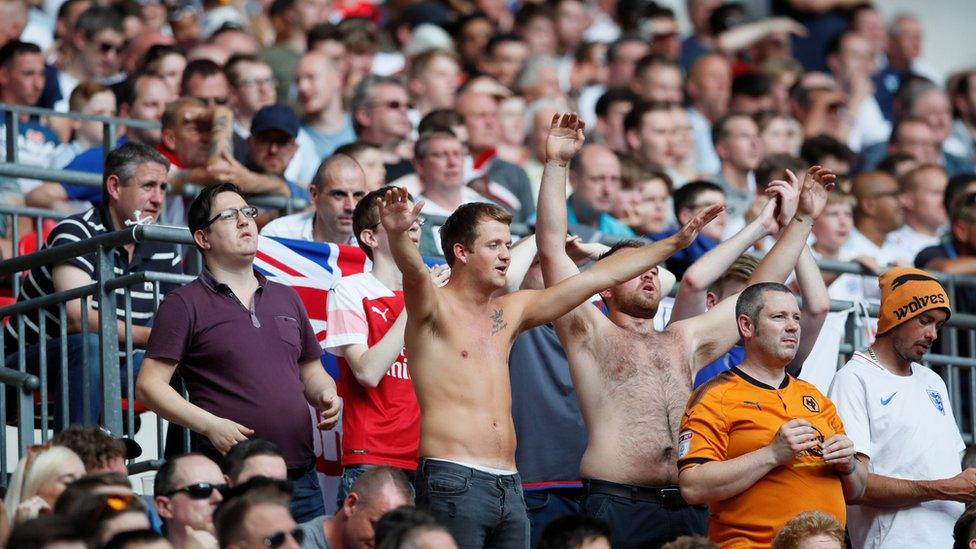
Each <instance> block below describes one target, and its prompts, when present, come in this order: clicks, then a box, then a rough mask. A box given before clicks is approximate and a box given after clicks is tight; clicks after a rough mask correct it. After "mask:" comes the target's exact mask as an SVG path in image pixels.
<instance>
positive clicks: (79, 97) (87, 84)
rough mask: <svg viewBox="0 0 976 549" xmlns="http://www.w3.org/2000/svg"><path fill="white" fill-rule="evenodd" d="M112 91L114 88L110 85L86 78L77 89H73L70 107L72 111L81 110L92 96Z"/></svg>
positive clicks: (69, 102)
mask: <svg viewBox="0 0 976 549" xmlns="http://www.w3.org/2000/svg"><path fill="white" fill-rule="evenodd" d="M110 91H112V90H111V89H110V88H109V87H108V86H105V85H102V84H99V83H98V82H95V81H94V80H85V81H84V82H82V83H80V84H78V85H77V86H75V89H74V90H72V91H71V97H70V98H69V99H68V108H69V109H71V111H72V112H81V111H82V109H84V108H85V105H87V104H88V102H89V101H91V99H92V97H95V96H96V95H97V94H100V93H105V92H110Z"/></svg>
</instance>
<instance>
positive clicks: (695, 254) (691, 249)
mask: <svg viewBox="0 0 976 549" xmlns="http://www.w3.org/2000/svg"><path fill="white" fill-rule="evenodd" d="M679 230H681V229H679V228H671V229H667V230H665V231H662V232H659V233H654V234H646V235H644V238H647V239H650V240H653V241H655V242H657V241H658V240H664V239H665V238H668V237H671V236H674V235H675V234H677V233H678V231H679ZM715 246H718V242H716V241H714V240H712V239H711V238H708V237H707V236H705V235H703V234H699V235H698V236H697V237H696V238H695V240H693V241H692V242H691V245H689V246H688V247H687V248H685V249H683V250H678V251H677V252H675V253H674V255H672V256H671V257H670V258H668V260H667V262H666V265H667V267H668V270H669V271H671V272H672V273H674V276H675V277H676V278H677V279H678V280H681V277H682V276H684V274H685V271H686V270H688V267H690V266H691V264H692V263H694V262H695V261H698V258H700V257H701V256H703V255H705V254H706V253H708V251H709V250H711V249H712V248H714V247H715Z"/></svg>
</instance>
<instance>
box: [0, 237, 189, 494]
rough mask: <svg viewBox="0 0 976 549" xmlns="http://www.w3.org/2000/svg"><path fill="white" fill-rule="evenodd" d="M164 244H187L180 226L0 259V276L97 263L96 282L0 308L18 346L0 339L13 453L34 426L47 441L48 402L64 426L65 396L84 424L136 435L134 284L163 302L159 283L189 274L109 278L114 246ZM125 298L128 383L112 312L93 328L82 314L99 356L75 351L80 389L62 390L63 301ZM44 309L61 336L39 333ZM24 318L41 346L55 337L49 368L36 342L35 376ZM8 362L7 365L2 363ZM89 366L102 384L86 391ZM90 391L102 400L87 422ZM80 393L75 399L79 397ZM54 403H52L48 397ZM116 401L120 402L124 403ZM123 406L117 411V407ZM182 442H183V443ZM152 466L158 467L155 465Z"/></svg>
mask: <svg viewBox="0 0 976 549" xmlns="http://www.w3.org/2000/svg"><path fill="white" fill-rule="evenodd" d="M149 240H151V241H157V242H169V243H175V244H190V243H192V239H191V237H190V233H189V231H188V230H187V229H185V228H180V227H166V226H158V225H135V226H133V227H131V228H128V229H124V230H121V231H116V232H113V233H107V234H103V235H99V236H96V237H94V238H90V239H87V240H83V241H79V242H72V243H68V244H64V245H59V246H56V247H54V248H46V249H43V250H41V251H39V252H34V253H31V254H28V255H24V256H19V257H14V258H11V259H8V260H6V261H3V262H0V278H3V277H8V276H12V277H16V276H19V274H20V273H21V272H23V271H27V270H29V269H32V268H35V267H40V266H47V267H50V266H53V265H55V264H57V263H60V262H63V261H65V260H66V259H69V258H73V257H78V256H82V255H86V254H92V253H94V254H95V256H96V258H97V261H96V265H95V270H96V277H95V282H93V283H91V284H88V285H86V286H81V287H78V288H74V289H71V290H66V291H62V292H56V293H52V294H49V295H46V296H43V297H38V298H35V299H31V300H27V301H21V302H17V303H14V304H11V305H8V306H5V307H0V319H3V321H4V322H10V323H12V324H13V326H14V329H15V331H16V333H17V348H16V349H5V348H4V347H5V342H4V340H3V339H0V360H3V365H4V366H0V383H2V384H3V385H6V386H8V387H11V388H13V389H16V392H10V391H0V425H7V424H8V411H10V410H9V409H8V406H7V402H6V399H7V398H8V396H10V394H13V395H14V398H15V400H16V402H15V403H14V407H13V410H15V412H16V416H17V417H16V430H17V445H18V455H19V456H21V455H23V453H24V452H25V451H26V449H27V448H28V447H29V446H30V445H31V444H33V443H34V439H35V428H39V429H40V437H41V440H42V441H47V439H48V438H49V436H50V433H49V429H50V425H51V420H52V419H54V418H52V417H51V413H50V406H51V404H52V403H53V402H57V403H58V404H59V408H60V410H61V416H60V418H58V419H60V420H61V421H62V422H63V423H64V424H67V422H68V404H69V398H72V399H73V398H81V399H82V403H83V408H84V414H85V417H84V421H83V423H86V424H92V423H99V424H100V425H101V426H102V427H104V428H105V429H106V430H107V431H108V432H110V433H112V434H114V435H116V436H119V435H122V434H125V435H127V436H130V437H134V435H135V425H136V423H137V422H136V417H135V398H134V394H135V392H134V383H135V380H134V379H133V376H132V359H133V354H134V353H135V351H136V350H135V349H134V348H133V344H132V337H131V334H132V309H131V299H132V296H131V291H132V287H133V286H135V285H139V286H144V285H145V283H150V284H152V287H153V292H154V294H155V296H154V297H155V300H156V303H157V305H158V303H159V301H160V300H161V299H162V295H161V294H160V288H159V285H160V284H161V283H167V284H185V283H187V282H189V281H191V280H193V278H194V277H192V276H188V275H180V274H172V273H161V272H142V273H136V274H129V275H124V276H116V274H115V271H114V265H115V262H114V259H113V255H112V254H113V253H114V249H115V248H118V247H122V246H126V245H130V244H136V243H138V242H144V241H149ZM120 291H121V292H122V293H123V294H124V310H125V314H124V321H123V322H124V330H125V332H124V334H123V336H124V337H123V339H122V341H123V344H122V346H121V350H122V351H123V352H124V356H125V357H126V365H127V368H128V370H127V376H126V377H127V380H128V382H127V383H126V386H125V387H122V386H121V376H120V369H119V365H120V360H119V351H120V345H119V333H118V324H117V322H116V317H115V315H99V322H98V324H97V326H94V327H92V326H89V325H88V324H89V323H88V318H87V315H82V316H81V331H80V333H81V334H82V337H83V338H85V337H87V336H88V334H95V333H97V334H98V341H99V356H96V357H90V356H88V348H87V346H85V345H82V347H81V349H82V350H81V354H82V357H81V358H82V371H83V375H82V380H83V384H82V387H81V388H80V391H78V390H77V388H75V389H76V390H75V391H71V388H70V387H68V382H67V379H68V347H67V344H68V343H67V338H68V335H69V334H68V332H67V329H68V328H67V326H68V323H67V309H66V303H67V302H68V301H71V300H74V299H80V300H81V309H82V310H83V311H84V310H87V309H88V306H89V303H90V300H92V299H94V300H97V302H98V308H99V310H100V311H106V310H107V311H113V310H116V294H117V293H118V292H120ZM47 308H56V316H57V317H58V320H59V324H60V331H59V333H57V334H48V333H46V328H47V326H46V322H44V321H43V320H44V311H45V310H46V309H47ZM25 318H30V319H32V320H35V321H36V322H37V327H38V332H39V339H40V340H41V341H45V340H46V339H47V338H48V337H51V338H56V339H58V340H60V353H59V354H60V357H61V360H60V364H58V365H57V368H54V367H52V366H54V365H50V364H48V360H47V347H46V345H39V347H38V354H39V360H38V362H39V364H41V365H47V367H39V368H38V369H37V372H30V371H28V365H27V360H26V359H27V357H26V356H25V350H26V345H25V344H24V331H25V325H24V323H25ZM13 353H16V354H17V358H16V360H11V358H12V357H11V356H10V355H12V354H13ZM8 361H9V362H11V363H10V364H8ZM91 368H98V370H99V371H100V372H101V387H91V386H90V376H89V375H88V373H89V372H90V369H91ZM50 375H57V376H58V379H59V381H60V383H59V385H60V387H61V388H62V389H61V391H58V393H59V394H56V395H51V394H50V391H48V388H49V387H50V381H51V380H50V379H49V376H50ZM92 391H99V392H100V393H101V395H102V409H101V411H100V420H99V418H97V417H96V418H92V417H88V416H89V415H90V411H89V407H90V406H89V405H90V399H91V395H92ZM79 393H80V394H79ZM52 397H53V398H54V399H56V400H55V401H51V400H50V399H51V398H52ZM123 397H124V398H125V400H124V401H123V400H122V399H123ZM122 402H125V410H124V417H123V409H122V406H121V405H120V403H122ZM162 433H163V430H162V429H161V428H160V429H158V432H157V444H158V447H159V448H160V449H162V448H163V447H164V445H163V441H162ZM188 442H189V441H188V440H187V441H186V443H187V445H188ZM6 445H7V440H6V437H0V475H5V474H6V473H8V472H9V471H10V469H11V468H10V467H9V465H10V464H8V463H7V459H6V456H7V448H6ZM157 466H158V464H157ZM141 468H142V467H140V466H139V464H130V472H136V471H138V470H139V469H141Z"/></svg>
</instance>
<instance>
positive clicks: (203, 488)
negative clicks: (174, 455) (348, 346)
mask: <svg viewBox="0 0 976 549" xmlns="http://www.w3.org/2000/svg"><path fill="white" fill-rule="evenodd" d="M255 209H256V208H255ZM225 211H226V210H225ZM226 487H227V485H226V484H210V483H209V482H198V483H196V484H191V485H189V486H184V487H182V488H177V489H176V490H172V491H170V492H167V493H165V494H163V495H164V496H166V497H173V496H174V495H176V494H179V493H185V494H186V495H187V496H189V497H190V499H207V498H209V497H210V495H211V494H213V492H214V490H217V491H218V492H219V491H222V490H223V489H224V488H226Z"/></svg>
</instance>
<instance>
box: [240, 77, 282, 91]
mask: <svg viewBox="0 0 976 549" xmlns="http://www.w3.org/2000/svg"><path fill="white" fill-rule="evenodd" d="M237 85H238V87H241V88H257V87H260V86H270V87H274V86H277V85H278V79H277V78H275V77H273V76H269V77H267V78H244V79H242V80H238V82H237Z"/></svg>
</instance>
